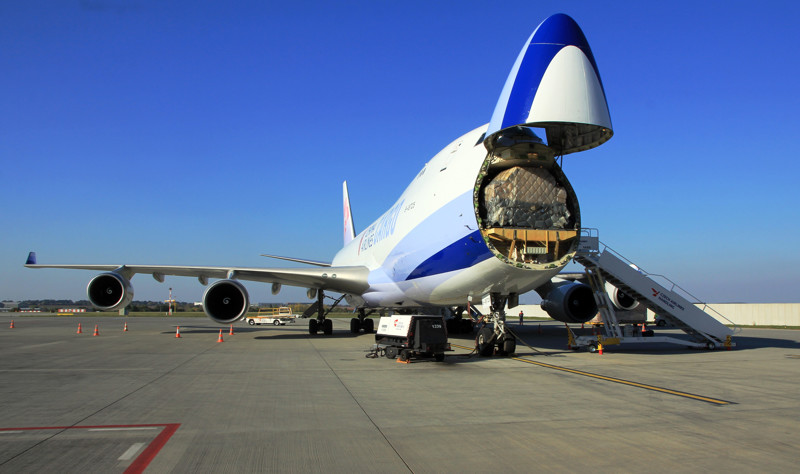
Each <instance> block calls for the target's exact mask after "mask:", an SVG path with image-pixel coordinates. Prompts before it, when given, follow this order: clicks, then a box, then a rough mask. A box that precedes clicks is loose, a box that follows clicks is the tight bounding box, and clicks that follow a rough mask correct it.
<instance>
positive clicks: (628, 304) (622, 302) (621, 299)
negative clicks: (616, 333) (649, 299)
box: [606, 283, 639, 311]
mask: <svg viewBox="0 0 800 474" xmlns="http://www.w3.org/2000/svg"><path fill="white" fill-rule="evenodd" d="M606 293H608V296H609V298H611V302H612V303H614V307H615V308H617V309H619V310H622V311H631V310H633V309H636V307H637V306H639V302H638V301H636V299H634V298H633V297H632V296H630V295H628V294H626V293H623V292H622V291H620V289H619V288H617V287H616V286H614V285H612V284H611V283H606Z"/></svg>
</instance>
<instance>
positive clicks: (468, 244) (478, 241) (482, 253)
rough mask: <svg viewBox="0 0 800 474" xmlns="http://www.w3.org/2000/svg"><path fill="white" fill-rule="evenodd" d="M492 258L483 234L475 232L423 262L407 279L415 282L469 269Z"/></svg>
mask: <svg viewBox="0 0 800 474" xmlns="http://www.w3.org/2000/svg"><path fill="white" fill-rule="evenodd" d="M491 256H492V252H490V251H489V248H488V247H486V244H485V243H484V242H483V237H482V236H481V232H480V231H479V230H476V231H475V232H473V233H471V234H469V235H467V236H466V237H463V238H461V239H459V240H457V241H455V242H453V243H452V244H450V245H448V246H447V247H445V248H443V249H442V250H440V251H438V252H436V253H435V254H434V255H432V256H431V257H430V258H428V259H427V260H425V261H424V262H422V263H421V264H419V265H418V266H417V268H415V269H414V270H413V271H412V272H411V273H410V274H409V275H408V277H407V278H406V280H413V279H415V278H422V277H426V276H431V275H438V274H440V273H447V272H452V271H455V270H463V269H465V268H469V267H471V266H472V265H475V264H476V263H480V262H482V261H484V260H486V259H487V258H490V257H491Z"/></svg>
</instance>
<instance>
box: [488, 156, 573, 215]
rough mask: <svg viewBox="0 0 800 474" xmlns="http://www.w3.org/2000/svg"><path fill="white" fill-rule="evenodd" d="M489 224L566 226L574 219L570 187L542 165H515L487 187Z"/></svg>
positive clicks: (501, 173)
mask: <svg viewBox="0 0 800 474" xmlns="http://www.w3.org/2000/svg"><path fill="white" fill-rule="evenodd" d="M483 194H484V206H485V210H486V221H485V222H486V226H487V227H522V228H530V229H567V228H569V227H570V226H571V225H572V224H573V222H571V220H570V212H569V208H568V207H567V191H566V190H565V189H564V188H563V187H561V186H559V185H558V183H557V182H556V180H555V178H553V175H552V174H550V172H549V171H548V170H546V169H543V168H540V167H521V166H515V167H513V168H509V169H507V170H504V171H502V172H500V173H499V174H498V175H497V176H495V177H494V178H493V179H492V180H491V181H490V182H489V183H488V184H487V185H486V187H485V188H484V191H483Z"/></svg>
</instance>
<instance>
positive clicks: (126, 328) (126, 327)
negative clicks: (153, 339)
mask: <svg viewBox="0 0 800 474" xmlns="http://www.w3.org/2000/svg"><path fill="white" fill-rule="evenodd" d="M127 330H128V321H125V327H124V328H122V332H125V331H127Z"/></svg>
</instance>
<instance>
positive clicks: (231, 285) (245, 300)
mask: <svg viewBox="0 0 800 474" xmlns="http://www.w3.org/2000/svg"><path fill="white" fill-rule="evenodd" d="M248 308H250V298H249V296H248V294H247V289H246V288H245V287H244V285H242V284H241V283H239V282H238V281H236V280H219V281H216V282H214V283H212V284H211V285H209V287H208V288H206V291H205V293H203V311H205V313H206V314H207V315H208V317H209V318H211V319H213V320H214V322H217V323H219V324H230V323H235V322H236V321H239V320H241V319H242V318H244V316H245V314H247V310H248Z"/></svg>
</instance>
